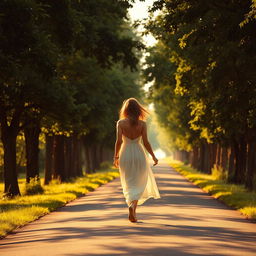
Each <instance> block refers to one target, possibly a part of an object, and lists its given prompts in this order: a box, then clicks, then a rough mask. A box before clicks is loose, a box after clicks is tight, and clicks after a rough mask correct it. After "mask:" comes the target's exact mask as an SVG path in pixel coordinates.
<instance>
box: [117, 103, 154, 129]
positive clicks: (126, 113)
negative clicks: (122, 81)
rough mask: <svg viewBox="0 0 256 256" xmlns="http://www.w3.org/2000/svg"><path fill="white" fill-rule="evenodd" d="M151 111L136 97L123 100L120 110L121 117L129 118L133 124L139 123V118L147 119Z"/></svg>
mask: <svg viewBox="0 0 256 256" xmlns="http://www.w3.org/2000/svg"><path fill="white" fill-rule="evenodd" d="M149 114H150V112H149V111H148V110H146V108H144V107H143V106H142V105H141V104H140V103H139V102H138V101H137V100H136V99H135V98H129V99H126V100H124V101H123V105H122V107H121V109H120V111H119V119H123V118H128V119H129V120H130V123H131V125H137V124H138V120H146V118H147V115H149Z"/></svg>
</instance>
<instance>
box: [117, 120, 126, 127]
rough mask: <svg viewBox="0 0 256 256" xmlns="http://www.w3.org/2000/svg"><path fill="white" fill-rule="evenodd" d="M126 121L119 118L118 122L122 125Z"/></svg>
mask: <svg viewBox="0 0 256 256" xmlns="http://www.w3.org/2000/svg"><path fill="white" fill-rule="evenodd" d="M124 121H125V119H119V120H118V121H117V122H116V124H117V125H120V126H122V125H123V123H124Z"/></svg>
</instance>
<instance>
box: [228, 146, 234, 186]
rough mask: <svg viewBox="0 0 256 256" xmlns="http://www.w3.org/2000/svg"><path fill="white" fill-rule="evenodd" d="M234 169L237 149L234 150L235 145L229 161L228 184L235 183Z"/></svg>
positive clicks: (231, 150) (231, 148) (232, 147)
mask: <svg viewBox="0 0 256 256" xmlns="http://www.w3.org/2000/svg"><path fill="white" fill-rule="evenodd" d="M234 168H235V148H234V145H233V144H231V147H230V154H229V159H228V182H233V181H234Z"/></svg>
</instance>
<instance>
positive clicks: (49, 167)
mask: <svg viewBox="0 0 256 256" xmlns="http://www.w3.org/2000/svg"><path fill="white" fill-rule="evenodd" d="M45 140H46V150H45V176H44V184H45V185H47V184H49V182H50V181H51V180H52V175H53V136H49V135H45Z"/></svg>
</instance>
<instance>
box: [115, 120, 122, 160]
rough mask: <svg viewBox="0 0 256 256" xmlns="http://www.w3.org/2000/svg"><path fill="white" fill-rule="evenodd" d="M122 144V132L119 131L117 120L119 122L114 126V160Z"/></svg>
mask: <svg viewBox="0 0 256 256" xmlns="http://www.w3.org/2000/svg"><path fill="white" fill-rule="evenodd" d="M122 143H123V140H122V130H121V126H120V120H119V121H117V124H116V142H115V154H114V158H117V157H119V150H120V148H121V145H122Z"/></svg>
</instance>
